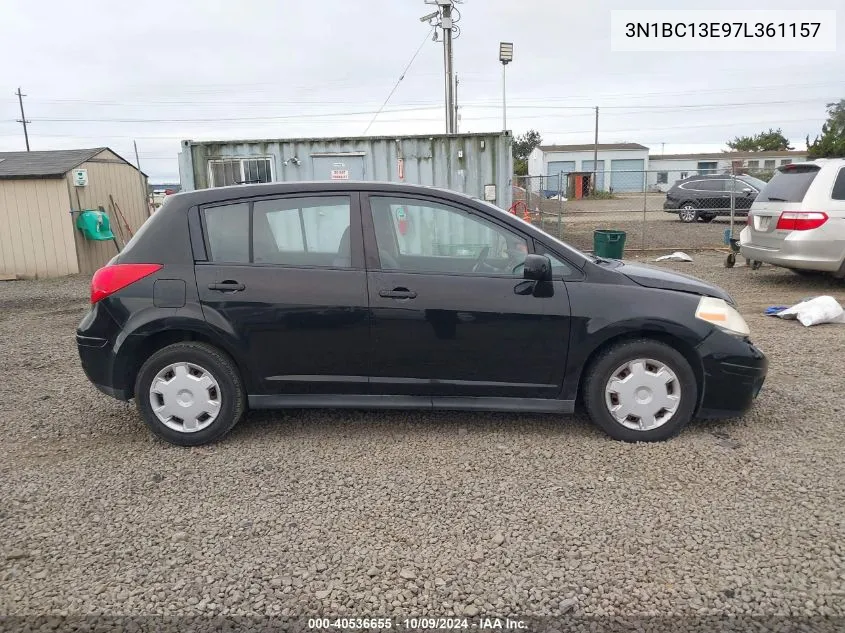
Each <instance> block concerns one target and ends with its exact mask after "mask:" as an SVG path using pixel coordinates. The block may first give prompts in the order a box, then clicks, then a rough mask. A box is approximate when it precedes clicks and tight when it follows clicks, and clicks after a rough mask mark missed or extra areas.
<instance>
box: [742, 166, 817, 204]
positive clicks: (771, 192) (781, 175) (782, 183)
mask: <svg viewBox="0 0 845 633" xmlns="http://www.w3.org/2000/svg"><path fill="white" fill-rule="evenodd" d="M818 173H819V168H818V166H816V165H788V166H785V167H782V168H780V169H778V170H777V171H776V172H775V175H774V176H772V179H771V180H770V181H769V184H767V185H766V186H765V187H764V188H763V191H761V192H760V195H758V196H757V202H802V201H803V200H804V195H805V194H806V193H807V189H809V188H810V184H811V183H812V182H813V180H814V179H815V178H816V174H818Z"/></svg>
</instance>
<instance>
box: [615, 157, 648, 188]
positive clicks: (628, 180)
mask: <svg viewBox="0 0 845 633" xmlns="http://www.w3.org/2000/svg"><path fill="white" fill-rule="evenodd" d="M644 179H645V160H643V159H642V158H637V159H631V158H620V159H617V160H612V161H610V186H611V188H612V189H613V191H615V192H623V191H642V190H643V187H644V186H645V180H644Z"/></svg>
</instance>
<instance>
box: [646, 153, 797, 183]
mask: <svg viewBox="0 0 845 633" xmlns="http://www.w3.org/2000/svg"><path fill="white" fill-rule="evenodd" d="M806 159H807V152H806V151H799V150H784V151H771V152H716V153H712V154H664V155H660V154H656V155H654V156H651V157H650V158H649V162H648V164H649V168H648V169H649V173H648V185H649V189H651V190H659V191H667V190H668V189H669V187H671V186H672V185H673V184H674V183H675V181H677V180H681V179H683V178H686V177H687V176H692V175H695V174H718V173H727V172H730V171H731V170H732V169H736V170H739V169H742V170H745V171H747V172H749V173H751V174H752V175H753V174H754V172H755V171H757V170H763V171H766V170H773V169H775V168H776V167H780V166H781V165H788V164H789V163H793V162H794V163H798V162H801V161H803V160H806Z"/></svg>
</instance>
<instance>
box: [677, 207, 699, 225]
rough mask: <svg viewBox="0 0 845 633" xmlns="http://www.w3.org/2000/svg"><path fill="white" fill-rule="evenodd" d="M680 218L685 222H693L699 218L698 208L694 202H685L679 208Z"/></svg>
mask: <svg viewBox="0 0 845 633" xmlns="http://www.w3.org/2000/svg"><path fill="white" fill-rule="evenodd" d="M678 219H679V220H680V221H681V222H684V223H685V224H691V223H693V222H696V221H697V220H698V209H697V208H696V206H695V203H693V202H683V203H681V206H680V208H679V209H678Z"/></svg>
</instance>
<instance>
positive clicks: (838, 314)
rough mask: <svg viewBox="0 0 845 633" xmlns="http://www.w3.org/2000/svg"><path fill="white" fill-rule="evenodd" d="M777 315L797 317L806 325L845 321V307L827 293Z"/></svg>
mask: <svg viewBox="0 0 845 633" xmlns="http://www.w3.org/2000/svg"><path fill="white" fill-rule="evenodd" d="M777 316H778V317H780V318H781V319H798V320H799V321H800V322H801V325H804V326H806V327H809V326H811V325H818V324H820V323H845V309H843V308H842V306H841V305H839V302H838V301H837V300H836V299H834V298H833V297H830V296H827V295H824V296H821V297H813V298H812V299H808V300H807V301H802V302H801V303H798V304H796V305H794V306H792V307H791V308H787V309H786V310H783V311H781V312H778V314H777Z"/></svg>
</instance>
